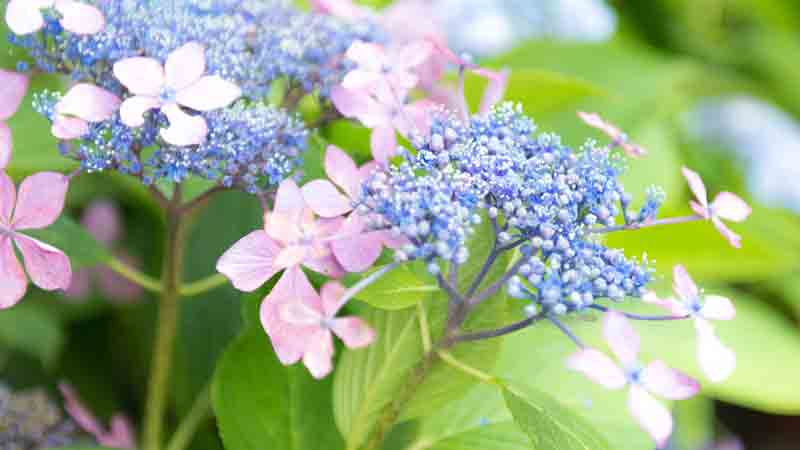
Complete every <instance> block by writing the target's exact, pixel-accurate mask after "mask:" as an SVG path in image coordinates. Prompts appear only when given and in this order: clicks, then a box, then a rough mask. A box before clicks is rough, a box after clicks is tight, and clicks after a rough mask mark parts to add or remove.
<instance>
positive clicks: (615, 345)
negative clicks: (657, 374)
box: [603, 312, 639, 367]
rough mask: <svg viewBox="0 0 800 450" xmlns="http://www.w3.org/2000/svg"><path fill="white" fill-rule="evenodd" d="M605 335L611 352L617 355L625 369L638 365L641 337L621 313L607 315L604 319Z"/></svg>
mask: <svg viewBox="0 0 800 450" xmlns="http://www.w3.org/2000/svg"><path fill="white" fill-rule="evenodd" d="M603 335H604V336H605V337H606V340H607V341H608V345H609V347H611V351H612V352H614V354H615V355H617V358H619V360H620V362H621V363H622V364H623V365H624V366H625V367H633V366H634V365H636V357H637V355H638V354H639V335H638V334H636V331H635V330H634V329H633V327H632V326H631V323H630V321H628V319H626V318H625V316H623V315H622V314H620V313H616V312H609V313H606V315H605V318H604V319H603Z"/></svg>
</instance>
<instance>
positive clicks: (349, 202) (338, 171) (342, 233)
mask: <svg viewBox="0 0 800 450" xmlns="http://www.w3.org/2000/svg"><path fill="white" fill-rule="evenodd" d="M377 168H378V165H377V164H376V163H374V162H370V163H367V164H364V165H363V166H361V167H358V166H356V163H355V162H354V161H353V159H352V158H351V157H350V156H349V155H348V154H347V153H345V152H343V151H342V150H340V149H339V148H337V147H336V146H333V145H330V146H328V149H327V150H326V152H325V172H326V173H327V175H328V177H329V178H330V179H331V180H332V181H333V183H331V182H330V181H328V180H314V181H311V182H309V183H307V184H306V185H305V186H303V197H304V198H305V199H306V201H307V202H308V205H309V206H310V207H311V209H313V210H314V212H315V213H317V214H318V215H320V216H321V217H338V216H341V215H343V214H347V213H351V214H350V215H349V216H348V217H347V219H346V220H345V222H344V224H343V225H342V227H341V229H340V230H339V232H338V235H339V238H337V239H335V240H333V241H331V250H332V251H333V254H334V255H335V256H336V259H337V260H338V261H339V263H341V265H342V267H344V269H345V270H347V271H348V272H363V271H365V270H367V269H368V268H369V267H370V266H372V264H374V263H375V261H376V260H377V259H378V257H379V256H380V255H381V251H382V250H383V246H384V245H386V246H389V247H396V246H397V243H396V239H391V236H390V234H389V233H390V232H389V231H385V230H377V231H367V223H366V219H365V217H363V216H362V215H360V214H359V213H357V212H352V211H353V203H354V202H355V201H357V200H358V197H359V192H360V191H359V190H360V187H361V183H362V182H364V180H366V179H367V178H369V176H370V175H371V174H372V173H373V172H374V171H375V170H376V169H377ZM334 183H335V185H334ZM336 186H338V187H339V188H341V191H343V192H344V193H342V192H341V191H340V189H337V187H336Z"/></svg>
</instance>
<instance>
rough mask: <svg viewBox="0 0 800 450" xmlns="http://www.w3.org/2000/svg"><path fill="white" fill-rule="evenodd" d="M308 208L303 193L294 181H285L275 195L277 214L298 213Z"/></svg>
mask: <svg viewBox="0 0 800 450" xmlns="http://www.w3.org/2000/svg"><path fill="white" fill-rule="evenodd" d="M305 208H306V202H305V200H304V199H303V192H302V191H301V190H300V187H299V186H297V183H295V182H294V180H284V181H282V182H281V184H280V185H279V186H278V192H277V194H275V208H274V211H275V212H282V213H293V214H295V213H297V212H299V211H302V210H303V209H305Z"/></svg>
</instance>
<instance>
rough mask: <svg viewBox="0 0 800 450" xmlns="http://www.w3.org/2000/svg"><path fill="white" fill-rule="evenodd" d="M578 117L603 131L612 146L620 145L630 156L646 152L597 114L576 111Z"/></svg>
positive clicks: (637, 155)
mask: <svg viewBox="0 0 800 450" xmlns="http://www.w3.org/2000/svg"><path fill="white" fill-rule="evenodd" d="M578 117H580V118H581V120H582V121H583V123H585V124H586V125H589V126H590V127H592V128H596V129H598V130H600V131H602V132H603V133H605V134H606V136H608V137H610V138H611V140H612V141H613V145H614V146H617V145H618V146H620V147H622V151H624V152H625V154H626V155H628V156H630V157H631V158H640V157H642V156H644V155H645V154H646V153H647V151H646V150H645V149H643V148H642V147H640V146H639V145H637V144H634V143H633V142H631V141H630V139H629V138H628V135H627V134H625V133H624V132H623V131H622V130H620V129H619V128H617V127H616V126H614V125H613V124H611V123H610V122H607V121H606V120H604V119H603V118H602V117H600V115H599V114H597V113H585V112H583V111H578Z"/></svg>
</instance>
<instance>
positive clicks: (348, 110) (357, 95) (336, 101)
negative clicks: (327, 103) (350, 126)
mask: <svg viewBox="0 0 800 450" xmlns="http://www.w3.org/2000/svg"><path fill="white" fill-rule="evenodd" d="M331 101H332V102H333V105H334V106H335V107H336V110H337V111H339V112H340V113H341V114H342V115H343V116H345V117H350V118H361V117H366V116H368V115H369V114H370V111H371V110H372V109H371V108H372V106H371V103H372V101H371V100H370V98H369V94H367V93H366V92H363V91H360V90H351V89H347V88H344V87H342V86H339V85H336V86H334V87H333V88H331Z"/></svg>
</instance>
